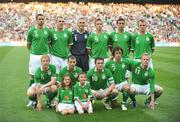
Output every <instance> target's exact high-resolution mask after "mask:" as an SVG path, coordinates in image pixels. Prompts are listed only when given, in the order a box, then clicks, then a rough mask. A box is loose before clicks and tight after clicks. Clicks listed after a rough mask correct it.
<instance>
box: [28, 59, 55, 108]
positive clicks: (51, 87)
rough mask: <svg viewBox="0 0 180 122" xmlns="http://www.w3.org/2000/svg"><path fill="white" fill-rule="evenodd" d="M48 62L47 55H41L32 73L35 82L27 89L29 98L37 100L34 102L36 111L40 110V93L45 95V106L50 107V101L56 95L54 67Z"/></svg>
mask: <svg viewBox="0 0 180 122" xmlns="http://www.w3.org/2000/svg"><path fill="white" fill-rule="evenodd" d="M49 63H50V58H49V56H48V55H43V56H42V57H41V66H40V67H39V68H37V70H36V72H35V75H34V81H35V83H33V84H32V85H31V86H30V87H29V89H28V91H27V95H28V96H29V97H30V98H31V100H33V101H35V102H37V103H35V104H36V105H35V107H36V110H37V111H41V110H42V105H41V102H40V101H41V98H40V97H41V95H43V94H44V95H46V97H47V104H46V105H47V106H46V107H47V108H51V101H52V100H53V99H54V97H55V96H56V95H57V87H56V85H55V82H56V67H55V66H54V65H51V64H49Z"/></svg>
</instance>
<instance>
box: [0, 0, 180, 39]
mask: <svg viewBox="0 0 180 122" xmlns="http://www.w3.org/2000/svg"><path fill="white" fill-rule="evenodd" d="M179 11H180V6H178V5H151V4H145V5H138V4H114V3H111V4H101V3H88V4H83V3H80V4H77V3H72V2H70V3H56V4H53V3H37V2H32V3H29V4H25V3H1V4H0V15H1V16H0V19H1V21H0V42H6V41H25V40H26V39H25V38H26V33H27V30H28V29H29V27H30V26H32V25H34V24H35V15H36V14H37V13H44V14H45V16H46V24H45V25H47V26H48V27H50V28H52V27H54V23H55V18H56V16H58V15H62V16H64V17H65V18H66V20H65V24H66V25H65V26H66V27H67V28H69V29H73V28H75V26H76V24H75V23H76V21H77V20H78V18H79V17H81V16H84V17H86V19H87V23H88V25H87V27H86V29H87V30H88V31H93V30H94V19H95V18H97V17H100V18H101V19H102V20H104V30H105V31H107V32H112V31H113V30H114V29H115V22H116V20H117V18H118V17H119V16H123V17H124V18H126V22H127V23H126V24H127V28H126V29H127V30H128V31H129V32H131V33H134V32H135V31H136V26H137V25H136V21H137V19H138V18H139V17H144V18H145V19H146V20H147V21H148V23H149V25H150V26H149V28H148V29H149V31H150V32H151V33H152V34H153V35H154V36H155V41H158V42H177V41H179V38H180V37H179V36H180V23H179V19H178V18H179V17H180V13H179Z"/></svg>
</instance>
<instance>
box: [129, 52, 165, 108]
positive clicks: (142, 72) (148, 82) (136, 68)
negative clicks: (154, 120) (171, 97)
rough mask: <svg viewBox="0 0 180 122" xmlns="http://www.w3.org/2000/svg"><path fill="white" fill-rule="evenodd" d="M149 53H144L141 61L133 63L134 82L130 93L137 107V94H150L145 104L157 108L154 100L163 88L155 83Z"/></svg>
mask: <svg viewBox="0 0 180 122" xmlns="http://www.w3.org/2000/svg"><path fill="white" fill-rule="evenodd" d="M149 60H150V57H149V54H147V53H144V54H143V55H142V57H141V62H134V63H132V64H131V65H132V66H131V70H132V84H131V87H130V95H131V99H132V107H136V99H135V94H146V95H150V96H149V97H148V98H147V99H146V101H145V105H146V106H147V105H148V106H150V108H151V109H154V108H155V104H154V101H155V100H156V99H157V98H158V97H159V96H160V95H161V94H162V93H163V88H162V87H160V86H158V85H155V73H154V71H153V70H152V68H150V67H148V65H149Z"/></svg>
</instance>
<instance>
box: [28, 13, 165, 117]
mask: <svg viewBox="0 0 180 122" xmlns="http://www.w3.org/2000/svg"><path fill="white" fill-rule="evenodd" d="M36 20H37V26H36V27H32V28H30V30H29V31H28V34H27V47H28V49H29V51H30V61H29V74H30V87H29V89H28V92H27V94H28V96H29V99H30V100H31V101H30V102H29V104H28V106H30V105H33V104H36V105H35V106H36V109H37V110H38V111H39V110H41V108H42V107H41V102H40V96H41V94H46V96H47V103H46V105H47V107H48V108H50V107H51V101H52V100H53V98H54V97H55V96H56V95H57V94H58V95H57V101H59V104H57V106H56V110H57V111H60V112H62V113H63V114H67V113H73V112H74V105H73V101H75V102H74V104H75V106H76V109H77V111H78V112H79V113H84V110H87V111H88V112H89V113H92V112H93V110H92V104H91V100H90V98H92V96H93V97H94V98H96V99H104V101H103V103H104V105H105V107H106V108H107V109H111V107H112V106H116V103H117V95H118V91H121V92H122V93H123V102H122V110H127V99H128V97H130V98H131V100H132V107H136V99H135V94H147V95H149V97H148V98H147V99H146V101H145V105H147V106H148V105H149V106H150V107H151V108H152V109H154V106H155V105H154V104H155V103H154V101H155V99H156V98H157V97H159V96H160V95H161V94H162V92H163V89H162V88H161V87H160V86H156V85H155V84H154V80H155V76H154V75H155V74H154V71H153V67H152V59H151V55H152V53H153V52H154V47H155V44H154V39H153V36H152V35H151V34H150V33H146V26H147V25H146V21H145V20H140V21H138V27H139V32H138V33H136V34H134V35H133V36H131V34H130V33H128V32H126V31H124V26H125V20H124V19H123V18H121V17H120V18H119V19H118V20H117V30H118V32H112V33H111V34H110V36H109V35H108V34H107V33H105V32H103V31H102V28H103V22H102V20H101V19H96V20H95V28H96V32H92V33H91V34H90V35H89V33H88V32H87V31H85V30H84V27H85V20H84V18H80V19H79V20H78V23H77V30H74V31H73V32H70V31H69V30H67V29H64V27H63V26H64V18H63V17H58V18H57V20H56V28H55V29H52V30H49V29H48V28H46V27H44V15H42V14H38V15H37V16H36ZM108 49H110V52H112V56H113V58H114V59H111V60H110V61H108ZM130 50H131V51H132V52H133V53H134V59H135V60H137V61H132V60H130V59H128V58H129V52H130ZM70 53H71V55H73V56H69V55H70ZM48 55H49V56H48ZM89 55H90V56H91V58H90V59H89ZM49 63H50V64H49ZM52 64H53V65H52ZM104 64H105V66H104ZM54 65H55V66H54ZM75 65H76V66H75ZM79 67H81V68H82V70H81V68H79ZM89 67H90V69H89ZM105 67H106V68H105ZM128 70H129V71H131V72H132V84H131V85H129V84H128V82H127V77H126V74H127V71H128ZM82 71H83V72H87V79H86V73H82ZM56 76H58V79H56ZM87 81H88V82H87ZM71 85H72V86H73V90H72V89H71ZM58 87H59V88H58ZM57 88H58V92H57ZM57 103H58V102H57ZM110 103H111V105H112V106H111V105H110Z"/></svg>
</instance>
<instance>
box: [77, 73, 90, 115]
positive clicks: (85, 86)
mask: <svg viewBox="0 0 180 122" xmlns="http://www.w3.org/2000/svg"><path fill="white" fill-rule="evenodd" d="M78 79H79V82H77V83H76V85H75V86H74V99H75V102H74V105H75V106H76V109H77V111H78V113H79V114H83V113H84V111H87V112H88V113H93V108H92V104H91V100H90V99H91V97H92V94H91V87H90V84H89V82H88V81H87V79H86V73H84V72H82V73H80V74H79V78H78Z"/></svg>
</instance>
